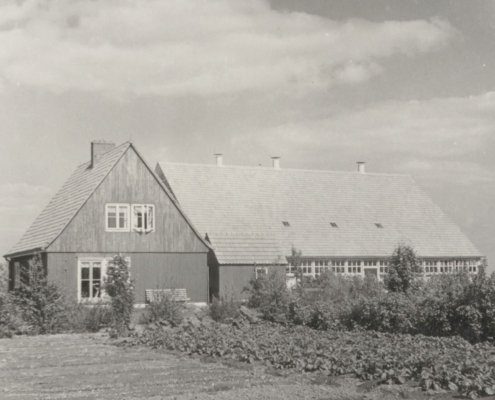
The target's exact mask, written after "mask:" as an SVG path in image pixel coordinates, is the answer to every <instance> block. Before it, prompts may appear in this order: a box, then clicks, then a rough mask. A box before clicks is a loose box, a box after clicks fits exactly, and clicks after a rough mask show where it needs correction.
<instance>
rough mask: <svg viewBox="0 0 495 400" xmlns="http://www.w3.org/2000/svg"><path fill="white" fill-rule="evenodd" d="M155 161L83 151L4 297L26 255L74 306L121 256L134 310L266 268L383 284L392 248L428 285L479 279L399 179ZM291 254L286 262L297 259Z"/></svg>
mask: <svg viewBox="0 0 495 400" xmlns="http://www.w3.org/2000/svg"><path fill="white" fill-rule="evenodd" d="M216 157H217V162H216V163H215V164H212V165H198V164H179V163H167V162H160V163H158V164H157V165H156V167H155V170H152V169H151V168H150V167H149V165H148V164H147V163H146V162H145V160H144V159H143V157H142V156H141V155H140V154H139V152H138V151H137V150H136V148H135V147H134V145H133V144H131V143H124V144H122V145H120V146H115V145H114V144H112V143H106V142H93V143H91V159H90V161H89V162H87V163H85V164H83V165H80V166H79V167H77V168H76V170H75V171H74V173H73V174H72V175H71V176H70V178H69V179H68V181H67V182H66V183H65V184H64V185H63V187H62V188H61V189H60V191H59V192H58V193H56V194H55V196H54V197H53V199H52V200H51V201H50V203H49V204H48V205H47V206H46V208H45V209H44V210H43V211H42V212H41V214H40V215H39V216H38V218H37V219H36V220H35V221H34V223H33V224H32V225H31V227H30V228H29V229H28V230H27V232H26V233H25V234H24V235H23V236H22V238H21V239H20V240H19V242H18V243H17V244H16V245H15V246H14V247H13V248H12V249H11V250H10V251H9V253H8V254H6V255H5V257H6V259H7V260H8V261H9V288H10V289H11V290H12V289H14V288H15V287H17V286H18V285H20V284H21V282H22V280H23V271H25V270H26V269H27V268H29V265H30V264H31V263H32V261H33V257H34V255H37V254H39V255H41V258H42V261H43V265H44V266H46V269H47V274H48V279H50V280H51V281H54V282H56V283H57V284H58V285H59V286H60V287H61V288H62V289H63V290H65V292H66V293H67V295H68V296H69V297H71V298H73V299H74V300H78V301H82V302H92V301H96V300H99V299H100V298H101V297H102V296H103V295H104V293H103V290H102V285H103V280H104V277H105V270H106V268H107V267H108V265H109V264H110V263H111V262H112V258H113V257H114V255H116V254H121V255H123V256H124V257H126V259H127V260H128V262H129V264H130V266H131V276H132V278H133V280H134V281H135V286H136V302H137V303H145V302H146V301H147V300H149V299H150V297H152V293H153V291H154V290H167V291H170V290H173V291H174V293H179V295H180V296H181V298H182V299H188V300H190V301H193V302H207V301H208V300H209V299H211V296H217V297H218V296H225V297H230V296H233V297H237V298H239V297H242V296H243V295H244V294H243V289H244V288H245V287H246V286H247V285H248V284H249V281H250V280H251V279H252V278H254V277H256V276H258V275H259V274H266V273H267V272H268V271H269V270H275V271H278V272H279V273H280V274H285V275H286V276H287V277H288V282H289V283H290V282H291V281H293V279H294V272H295V265H296V264H297V265H298V266H300V267H301V268H302V273H303V275H305V276H311V277H316V276H318V275H320V274H321V273H323V272H325V271H332V272H334V273H336V274H342V275H345V276H365V275H374V276H376V277H377V278H378V279H381V278H382V277H383V275H384V274H385V273H386V271H387V268H388V266H387V259H388V257H389V256H390V255H391V254H392V252H393V250H394V248H395V247H396V246H397V245H398V244H399V243H405V244H409V245H411V246H413V247H414V249H415V251H416V253H417V254H418V255H419V257H420V258H421V260H422V263H423V271H424V274H425V276H431V275H435V274H443V273H453V272H456V271H466V272H471V273H474V272H476V271H477V270H478V268H480V266H481V265H482V262H483V257H482V255H481V254H480V252H479V251H478V250H477V249H476V248H475V247H474V245H473V244H472V243H471V242H470V241H469V239H468V238H467V237H466V236H465V235H464V234H463V233H462V232H461V231H460V229H459V228H458V227H457V226H456V225H455V224H454V223H453V222H451V221H450V220H449V218H447V217H446V216H445V214H444V213H443V212H442V211H441V210H440V209H439V208H438V207H437V206H436V205H435V204H434V203H433V202H432V201H431V200H430V199H429V198H428V196H427V195H426V194H425V193H424V192H423V191H422V190H421V189H420V188H419V187H418V186H417V185H416V184H415V183H414V181H413V180H412V179H411V178H410V177H409V176H406V175H395V174H375V173H367V172H366V171H365V168H364V167H365V166H364V164H363V163H360V164H359V168H358V171H356V172H354V171H353V172H331V171H311V170H295V169H285V168H281V167H280V160H279V158H277V157H276V158H274V159H273V167H270V168H267V167H244V166H228V165H224V164H223V162H222V156H221V155H216ZM296 253H297V254H299V255H298V256H297V257H294V254H296Z"/></svg>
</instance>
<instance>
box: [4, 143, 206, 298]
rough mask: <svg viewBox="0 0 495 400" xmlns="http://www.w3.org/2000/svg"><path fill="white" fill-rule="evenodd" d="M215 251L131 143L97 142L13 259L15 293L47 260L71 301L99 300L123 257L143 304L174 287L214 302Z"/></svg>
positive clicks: (49, 271)
mask: <svg viewBox="0 0 495 400" xmlns="http://www.w3.org/2000/svg"><path fill="white" fill-rule="evenodd" d="M209 250H210V246H209V245H208V243H207V242H206V241H205V240H204V239H203V238H202V236H200V234H199V233H198V232H197V231H196V230H195V229H194V228H193V226H192V225H191V223H190V221H189V220H188V219H187V217H186V216H185V215H184V213H183V211H182V210H181V208H180V207H179V206H178V205H177V203H176V202H175V200H174V198H173V197H172V196H171V194H170V192H169V190H168V189H167V188H166V187H165V186H164V185H163V183H162V182H161V181H160V180H159V179H158V177H157V176H156V175H155V173H154V172H153V170H152V169H151V168H150V167H149V166H148V164H147V163H146V162H145V161H144V159H143V157H142V156H141V155H140V154H139V153H138V151H137V150H136V148H135V147H134V146H133V145H132V144H131V143H124V144H122V145H120V146H117V147H115V145H114V144H112V143H105V142H93V143H92V144H91V159H90V161H89V162H87V163H85V164H82V165H80V166H79V167H77V168H76V170H75V171H74V172H73V174H72V175H71V176H70V178H69V179H68V180H67V182H65V184H64V185H63V186H62V188H61V189H60V191H59V192H58V193H56V194H55V196H54V197H53V198H52V200H51V201H50V203H49V204H48V205H47V206H46V208H45V209H44V210H43V211H42V212H41V214H40V215H39V216H38V218H36V220H35V221H34V223H33V224H32V225H31V227H30V228H29V229H28V230H27V232H26V233H25V234H24V235H23V236H22V238H21V239H20V240H19V242H18V243H17V244H16V245H15V246H14V247H13V248H12V249H11V250H10V251H9V253H8V254H7V255H5V257H6V258H7V260H9V287H10V289H13V288H15V287H16V286H18V285H19V284H20V283H21V280H22V277H23V271H25V270H26V268H28V267H29V265H30V263H31V262H32V260H33V255H34V254H40V255H41V258H42V261H43V265H44V266H46V269H47V274H48V279H49V280H51V281H53V282H55V283H57V284H58V285H59V287H61V288H62V289H63V290H65V292H66V294H67V295H68V296H69V297H70V298H72V299H74V300H76V299H77V300H79V301H95V300H98V299H100V297H101V296H102V284H103V278H104V276H105V269H106V268H107V266H108V263H109V262H111V260H112V259H113V257H114V256H115V255H116V254H122V255H123V256H125V257H126V258H127V260H128V262H129V264H130V267H131V276H132V278H133V279H134V281H135V285H136V302H137V303H144V302H145V293H146V290H147V289H152V290H153V289H168V288H177V289H183V290H182V291H181V293H186V296H184V297H186V298H188V299H190V300H191V301H194V302H206V301H207V300H208V266H207V255H208V252H209ZM184 289H185V290H184Z"/></svg>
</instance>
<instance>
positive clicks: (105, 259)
mask: <svg viewBox="0 0 495 400" xmlns="http://www.w3.org/2000/svg"><path fill="white" fill-rule="evenodd" d="M124 259H125V261H126V262H127V265H128V267H129V278H130V277H131V257H128V256H126V257H124ZM112 260H113V257H81V258H78V259H77V301H78V303H87V304H92V303H98V302H100V301H108V295H107V293H106V291H105V289H104V283H105V278H106V277H107V269H108V263H109V262H110V261H112ZM88 262H89V263H94V262H99V263H100V264H101V277H100V279H101V283H100V288H101V289H100V290H101V296H100V297H88V298H86V297H84V298H83V297H81V278H82V274H81V269H82V264H83V263H88ZM90 281H92V271H91V273H90Z"/></svg>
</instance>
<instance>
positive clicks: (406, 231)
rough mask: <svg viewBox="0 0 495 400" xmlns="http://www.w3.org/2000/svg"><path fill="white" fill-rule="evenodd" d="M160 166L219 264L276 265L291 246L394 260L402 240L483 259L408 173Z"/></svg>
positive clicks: (423, 252) (429, 251)
mask: <svg viewBox="0 0 495 400" xmlns="http://www.w3.org/2000/svg"><path fill="white" fill-rule="evenodd" d="M157 169H161V173H159V175H160V176H163V175H164V176H165V177H166V179H167V185H169V187H170V188H171V189H172V191H173V192H174V194H175V196H176V198H177V200H178V202H179V203H180V204H181V206H182V208H183V209H184V211H185V212H186V213H187V215H188V216H189V218H190V219H191V221H192V223H193V224H194V225H195V227H196V228H197V229H198V230H199V232H200V233H201V234H203V235H205V234H208V237H209V238H210V241H211V244H212V247H213V248H214V249H215V254H216V255H217V258H218V260H219V262H220V263H221V264H231V263H236V264H242V263H253V260H254V261H256V262H262V261H261V260H272V262H274V261H273V260H274V259H275V258H278V256H281V255H283V256H288V255H290V254H291V248H293V247H294V248H295V249H297V250H301V251H302V255H303V256H308V257H309V256H312V257H388V256H389V255H390V254H391V253H392V251H393V249H394V248H395V247H396V246H397V244H398V243H399V242H403V243H407V244H410V245H412V246H413V247H414V249H415V250H416V252H417V254H418V255H419V256H422V257H479V256H481V254H480V253H479V251H478V250H477V249H476V248H475V247H474V245H473V244H472V243H471V242H470V241H469V239H468V238H467V237H466V236H465V235H464V234H463V233H462V232H461V231H460V229H459V228H458V227H457V226H456V225H455V224H454V223H453V222H452V221H450V219H449V218H448V217H447V216H446V215H445V214H444V213H443V212H442V211H441V210H440V209H439V208H438V207H437V206H436V205H435V204H434V203H433V202H432V201H431V200H430V199H429V198H428V196H427V195H426V194H425V193H424V192H423V191H422V190H421V189H420V188H419V187H418V186H417V185H416V183H415V182H414V181H413V179H412V178H411V177H409V176H407V175H392V174H372V173H366V174H360V173H357V172H331V171H309V170H294V169H280V170H275V169H272V168H262V167H240V166H222V167H217V166H215V165H197V164H176V163H159V164H158V166H157ZM162 174H163V175H162ZM283 221H287V222H288V224H289V226H284V224H283ZM332 222H333V223H335V224H336V225H337V227H334V226H332V225H331V223H332ZM376 224H381V226H382V228H380V227H378V226H377V225H376Z"/></svg>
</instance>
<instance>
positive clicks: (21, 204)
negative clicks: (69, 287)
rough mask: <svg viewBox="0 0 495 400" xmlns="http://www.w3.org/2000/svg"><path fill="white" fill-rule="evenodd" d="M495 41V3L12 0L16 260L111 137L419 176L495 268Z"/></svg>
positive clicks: (1, 240) (7, 79)
mask: <svg viewBox="0 0 495 400" xmlns="http://www.w3.org/2000/svg"><path fill="white" fill-rule="evenodd" d="M494 43H495V2H493V1H491V0H486V1H480V0H470V1H464V0H436V1H434V2H432V1H430V0H424V1H420V0H417V1H412V0H410V1H407V2H405V1H401V2H399V1H396V0H373V1H366V2H364V1H360V0H318V1H317V0H272V1H268V0H208V1H206V0H168V1H157V0H146V1H145V0H141V1H137V0H134V1H131V0H128V1H125V0H124V1H122V0H119V1H117V0H105V1H103V0H99V1H98V0H72V1H70V2H56V1H51V0H26V1H16V2H13V1H12V2H1V3H0V139H1V145H2V149H3V151H2V156H1V157H0V254H5V253H6V252H7V251H8V250H9V248H10V247H11V246H12V245H14V244H15V242H16V241H17V240H18V239H19V238H20V236H21V235H22V233H23V232H24V231H25V230H26V229H27V228H28V226H29V225H30V224H31V222H32V221H33V219H34V218H35V217H36V216H37V215H38V214H39V213H40V211H41V210H42V209H43V207H44V206H45V205H46V204H47V203H48V201H49V199H50V197H51V196H52V195H53V194H54V193H55V192H56V191H57V190H58V189H59V188H60V186H61V185H62V184H63V182H64V181H65V180H66V179H67V178H68V176H69V175H70V173H71V172H72V170H73V169H74V168H75V167H76V166H77V165H79V164H81V163H83V162H86V161H88V160H89V151H90V142H91V140H94V139H104V140H109V141H114V142H116V143H122V142H124V141H128V140H131V141H132V142H133V143H134V144H135V145H136V146H137V148H138V150H139V151H140V152H141V153H142V154H143V155H144V157H145V158H146V160H147V161H148V162H149V163H150V164H151V165H152V166H154V165H155V163H156V162H157V161H172V162H195V163H212V162H214V159H213V156H212V154H213V153H216V152H221V153H223V154H224V163H226V164H240V165H259V164H261V165H267V166H268V165H270V163H271V161H270V156H280V157H281V165H282V167H290V168H306V169H328V170H349V171H350V170H355V168H356V167H355V162H356V161H358V160H360V161H361V160H364V161H366V162H367V171H370V172H387V173H405V174H410V175H411V176H413V178H414V179H415V180H416V182H417V183H418V184H419V185H420V186H421V187H422V188H423V189H424V190H425V191H426V192H427V193H428V194H429V195H430V197H431V198H432V199H433V200H434V201H435V202H436V203H437V204H438V205H439V206H440V207H441V208H442V209H443V210H444V211H445V213H446V214H447V215H448V216H450V218H451V219H452V220H453V221H455V222H456V223H457V224H458V225H459V226H460V227H461V229H462V230H463V231H464V232H465V233H466V234H467V235H468V237H469V238H470V239H471V240H472V242H473V243H474V244H475V245H476V246H477V247H478V248H479V249H480V251H481V252H482V253H483V254H485V255H486V256H487V257H488V263H489V265H492V266H491V269H492V270H493V269H494V268H493V266H494V265H495V248H494V246H493V243H494V238H495V205H494V199H495V184H494V183H495V169H494V167H495V157H493V156H492V154H494V152H495V136H494V132H495V73H494V67H495V51H493V50H494V47H493V46H494V45H493V44H494ZM491 260H493V261H492V262H491Z"/></svg>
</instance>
